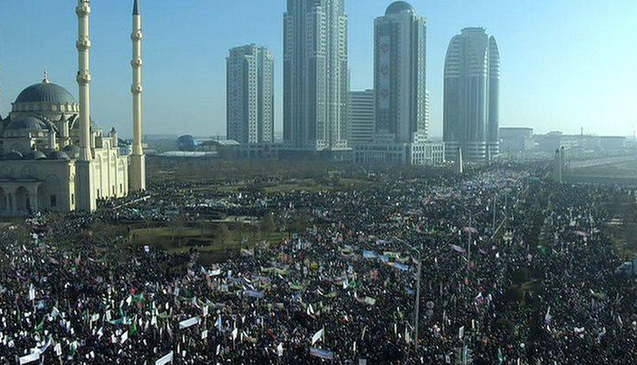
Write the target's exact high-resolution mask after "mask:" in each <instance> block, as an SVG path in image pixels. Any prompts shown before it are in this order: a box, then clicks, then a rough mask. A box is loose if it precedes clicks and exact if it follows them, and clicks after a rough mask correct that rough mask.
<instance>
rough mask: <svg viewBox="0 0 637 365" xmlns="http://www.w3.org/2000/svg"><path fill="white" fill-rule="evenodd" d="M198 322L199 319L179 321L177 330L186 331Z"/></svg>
mask: <svg viewBox="0 0 637 365" xmlns="http://www.w3.org/2000/svg"><path fill="white" fill-rule="evenodd" d="M199 322H201V319H200V318H199V317H192V318H190V319H187V320H185V321H181V322H179V329H180V330H183V329H186V328H188V327H192V326H194V325H196V324H199Z"/></svg>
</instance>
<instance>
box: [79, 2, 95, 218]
mask: <svg viewBox="0 0 637 365" xmlns="http://www.w3.org/2000/svg"><path fill="white" fill-rule="evenodd" d="M75 13H76V14H77V20H78V38H77V43H76V47H77V52H78V71H77V84H78V86H79V94H80V115H79V123H80V155H79V157H78V161H77V162H76V164H75V168H76V175H77V178H78V180H77V184H76V192H77V199H76V208H77V209H79V210H85V211H93V210H95V208H96V204H97V202H96V199H95V192H94V189H93V184H92V182H93V179H92V178H91V166H90V164H91V160H92V159H93V156H92V153H91V149H90V147H91V101H90V91H89V85H90V83H91V72H90V68H89V50H90V48H91V41H90V40H89V23H88V20H89V14H90V13H91V5H90V0H78V1H77V8H76V9H75Z"/></svg>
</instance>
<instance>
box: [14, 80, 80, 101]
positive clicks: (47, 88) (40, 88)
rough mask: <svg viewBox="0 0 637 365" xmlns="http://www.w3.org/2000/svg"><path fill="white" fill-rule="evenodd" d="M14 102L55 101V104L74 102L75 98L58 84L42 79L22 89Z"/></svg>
mask: <svg viewBox="0 0 637 365" xmlns="http://www.w3.org/2000/svg"><path fill="white" fill-rule="evenodd" d="M15 102H16V103H55V104H66V103H70V104H74V103H75V99H74V98H73V95H71V93H70V92H68V91H67V90H66V89H65V88H63V87H62V86H60V85H57V84H52V83H50V82H48V80H46V79H45V80H44V82H41V83H39V84H34V85H31V86H29V87H27V88H26V89H24V90H23V91H22V92H21V93H20V95H18V98H17V99H16V100H15Z"/></svg>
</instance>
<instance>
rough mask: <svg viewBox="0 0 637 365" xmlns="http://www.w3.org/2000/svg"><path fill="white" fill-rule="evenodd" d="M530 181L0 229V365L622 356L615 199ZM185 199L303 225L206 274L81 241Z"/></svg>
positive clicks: (145, 198) (196, 197)
mask: <svg viewBox="0 0 637 365" xmlns="http://www.w3.org/2000/svg"><path fill="white" fill-rule="evenodd" d="M537 175H540V173H539V172H538V171H534V170H532V169H528V168H517V167H511V168H499V169H495V168H494V169H486V170H483V171H478V172H472V173H469V174H467V175H465V176H462V177H460V176H452V175H448V176H435V177H431V176H430V177H421V178H402V177H400V176H398V177H396V176H387V177H386V178H384V179H381V178H379V179H376V180H375V181H374V184H372V185H371V186H367V187H365V188H361V189H340V190H339V189H335V190H329V191H321V192H298V193H271V194H268V193H264V192H241V193H239V192H237V193H232V194H225V195H223V196H221V195H215V196H209V195H207V194H206V193H204V192H201V191H198V190H197V189H192V190H191V191H190V192H188V193H180V194H171V193H170V190H169V189H167V187H160V188H158V187H156V188H155V189H153V190H151V192H150V193H149V194H147V195H140V196H136V197H132V198H129V199H128V200H126V201H117V202H108V203H105V204H104V205H103V207H102V209H101V210H100V211H98V212H96V213H93V214H83V213H76V214H71V215H69V216H67V217H65V219H64V220H59V219H57V220H53V219H51V218H50V217H48V216H40V217H32V218H30V219H28V220H27V221H26V222H25V223H24V224H16V225H13V226H9V227H5V228H4V229H3V230H2V231H1V233H0V235H1V236H0V239H1V242H2V246H1V247H0V252H1V254H2V256H1V257H0V321H1V323H0V344H1V345H0V362H2V363H12V362H16V361H17V362H21V363H30V362H35V361H41V362H43V363H60V364H66V363H69V364H70V363H73V364H95V363H97V364H131V363H140V364H165V363H174V364H221V363H232V364H313V363H322V362H331V363H339V364H361V363H368V364H391V363H395V364H445V363H447V364H451V363H474V364H537V363H541V364H587V363H590V364H593V363H594V364H620V363H626V359H630V358H632V356H633V354H634V353H635V351H636V350H637V349H636V347H635V344H636V343H637V341H636V340H637V337H636V336H637V317H636V316H635V315H634V314H633V307H634V305H635V301H636V300H637V296H636V295H635V293H636V291H635V288H634V282H633V281H631V280H627V279H625V278H618V277H615V276H614V275H613V270H614V269H615V267H616V266H617V265H618V264H619V259H618V257H617V255H616V253H615V251H614V249H613V247H612V244H611V243H610V242H609V240H608V239H607V235H606V233H605V231H604V225H605V222H606V221H607V220H608V219H609V218H610V217H608V211H607V209H606V204H605V203H606V202H607V201H609V200H610V199H611V198H612V197H614V196H616V195H618V194H628V193H627V192H626V191H624V190H620V189H613V188H603V187H590V186H577V187H574V186H556V185H553V184H551V183H548V182H544V181H541V180H540V179H538V178H536V177H535V176H537ZM182 188H183V187H182ZM180 191H182V192H183V191H188V187H186V189H181V190H180ZM187 206H190V207H201V206H215V207H217V208H218V209H225V210H226V212H227V213H228V214H241V215H252V216H263V214H266V213H268V212H270V213H275V214H276V216H277V223H278V227H279V229H281V230H286V227H285V225H286V222H289V221H291V220H293V219H294V218H295V217H298V216H299V215H300V214H307V216H308V222H307V229H304V230H302V231H298V232H290V234H289V235H288V237H287V238H285V239H282V240H281V241H280V242H276V243H268V244H266V243H263V244H259V245H257V246H256V247H255V248H254V249H253V250H244V251H243V254H242V255H240V256H236V257H233V258H230V259H228V260H227V261H224V262H222V263H219V264H215V265H212V266H207V267H204V266H202V265H201V264H200V263H199V262H200V261H199V260H198V257H197V254H196V253H192V254H190V255H174V254H168V253H165V252H162V251H158V250H155V249H154V248H153V247H144V248H140V249H137V250H133V251H127V250H125V249H122V248H120V247H123V246H122V245H116V244H115V243H114V242H113V243H112V246H108V247H107V249H103V248H104V247H103V246H104V244H103V243H102V244H101V245H100V247H99V248H97V247H96V245H95V244H94V243H95V240H96V239H97V237H93V236H91V235H87V234H85V233H86V230H88V229H90V227H91V226H92V224H93V223H94V222H96V221H108V222H111V223H113V222H115V223H116V222H117V221H118V220H123V219H126V220H128V219H153V220H157V221H162V220H169V219H171V215H172V214H173V212H174V211H175V210H177V211H183V209H184V207H187ZM189 219H194V217H190V218H189ZM78 237H81V239H79V238H78ZM116 239H117V240H125V239H126V237H117V238H116ZM418 300H419V301H418ZM416 309H417V310H416ZM416 312H418V316H417V317H416V316H415V313H416Z"/></svg>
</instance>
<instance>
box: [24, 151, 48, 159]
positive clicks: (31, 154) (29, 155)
mask: <svg viewBox="0 0 637 365" xmlns="http://www.w3.org/2000/svg"><path fill="white" fill-rule="evenodd" d="M24 159H25V160H46V155H45V154H44V152H42V151H31V152H29V153H27V154H26V155H24Z"/></svg>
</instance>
